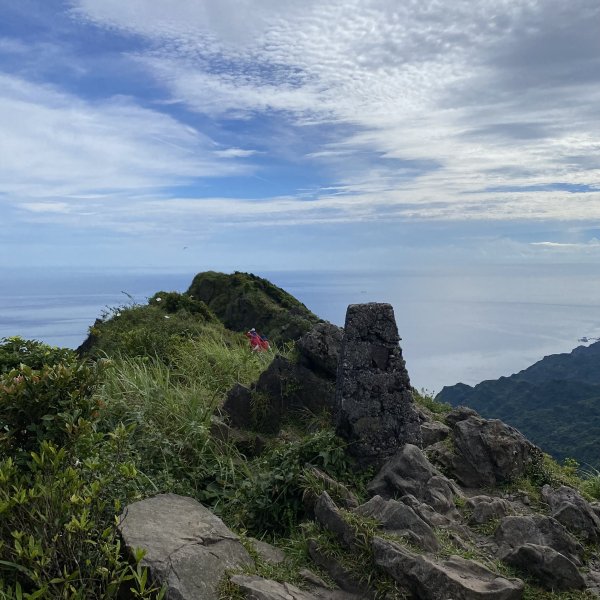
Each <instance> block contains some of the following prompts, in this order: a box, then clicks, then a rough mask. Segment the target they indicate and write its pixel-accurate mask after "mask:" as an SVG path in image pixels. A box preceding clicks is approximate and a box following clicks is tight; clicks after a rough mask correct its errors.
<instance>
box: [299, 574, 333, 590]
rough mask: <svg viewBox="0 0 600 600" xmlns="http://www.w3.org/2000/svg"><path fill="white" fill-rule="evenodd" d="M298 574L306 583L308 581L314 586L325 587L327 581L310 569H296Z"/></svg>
mask: <svg viewBox="0 0 600 600" xmlns="http://www.w3.org/2000/svg"><path fill="white" fill-rule="evenodd" d="M298 575H300V577H302V579H304V581H306V583H310V584H311V585H314V586H316V587H322V588H326V587H327V583H326V582H325V581H324V580H323V579H321V578H320V577H319V576H318V575H317V574H316V573H313V572H312V571H311V570H310V569H300V571H298Z"/></svg>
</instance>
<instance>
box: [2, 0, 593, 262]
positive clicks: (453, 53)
mask: <svg viewBox="0 0 600 600" xmlns="http://www.w3.org/2000/svg"><path fill="white" fill-rule="evenodd" d="M599 30H600V4H599V3H598V2H597V0H573V1H571V2H568V3H567V2H564V1H563V0H560V1H555V0H539V1H533V0H494V1H493V2H492V1H488V0H481V1H473V0H469V1H462V0H454V1H453V2H452V3H449V2H441V1H438V0H426V1H422V0H419V1H418V2H417V1H412V0H406V1H404V2H398V1H397V0H343V1H342V0H329V1H328V2H325V3H324V2H317V1H315V0H303V2H297V1H295V0H294V1H291V0H260V1H259V0H254V1H250V0H219V2H214V1H212V0H210V1H209V0H178V1H177V2H173V1H172V0H128V1H127V2H123V1H122V0H72V1H59V0H19V2H12V1H9V0H0V131H2V135H1V136H0V211H1V212H0V217H1V221H2V224H3V225H4V226H3V227H2V228H0V252H1V254H2V256H3V257H4V259H3V261H4V263H5V266H13V267H16V268H20V269H22V268H28V267H33V266H41V267H52V266H57V265H58V266H66V267H68V266H79V267H82V266H89V267H94V268H106V269H118V268H121V267H131V268H136V267H137V268H146V267H163V268H170V267H171V268H174V267H175V265H177V268H182V269H183V268H185V269H189V268H190V267H193V266H197V270H202V269H203V268H217V269H236V268H239V269H241V270H248V269H250V270H251V269H256V270H260V269H286V268H289V269H293V268H296V269H320V268H324V267H327V268H330V269H331V268H336V269H352V268H355V267H361V268H369V267H374V268H381V269H386V268H392V267H394V266H397V265H399V264H402V265H405V264H413V265H423V266H424V267H425V266H436V265H452V264H460V263H461V261H462V262H465V261H466V262H473V261H475V262H477V261H481V262H482V263H483V264H486V263H487V262H490V261H491V262H494V263H496V262H505V263H511V264H512V263H518V264H522V263H530V264H532V265H535V264H538V263H544V264H553V263H555V262H556V263H561V264H562V263H565V262H573V263H581V262H582V261H583V262H587V263H590V264H592V263H596V262H597V261H598V258H600V85H599V83H600V36H598V35H597V33H598V31H599Z"/></svg>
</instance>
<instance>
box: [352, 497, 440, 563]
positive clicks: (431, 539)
mask: <svg viewBox="0 0 600 600" xmlns="http://www.w3.org/2000/svg"><path fill="white" fill-rule="evenodd" d="M355 512H357V513H358V514H359V515H362V516H364V517H371V518H373V519H377V521H379V522H380V523H381V527H382V529H383V530H384V531H386V532H387V533H391V534H393V535H399V536H401V537H404V538H406V539H408V540H409V541H411V542H413V543H414V544H416V545H417V546H419V547H420V548H422V549H423V550H427V551H429V552H437V551H438V550H439V549H440V545H439V542H438V540H437V538H436V537H435V533H434V532H433V529H432V528H431V527H430V526H429V525H428V524H427V523H426V522H425V521H424V520H423V519H422V518H421V517H420V516H419V515H418V514H417V513H416V512H415V511H414V510H413V509H412V508H410V506H407V505H406V504H404V503H402V502H398V501H396V500H384V499H383V498H382V497H381V496H375V497H373V498H371V499H370V500H369V501H368V502H367V503H366V504H363V505H362V506H359V507H358V508H357V509H356V511H355Z"/></svg>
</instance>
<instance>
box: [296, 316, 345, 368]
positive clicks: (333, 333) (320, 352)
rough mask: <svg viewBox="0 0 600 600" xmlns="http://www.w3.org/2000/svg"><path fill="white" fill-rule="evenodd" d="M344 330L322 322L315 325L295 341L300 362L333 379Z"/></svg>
mask: <svg viewBox="0 0 600 600" xmlns="http://www.w3.org/2000/svg"><path fill="white" fill-rule="evenodd" d="M343 334H344V330H343V329H342V328H341V327H338V326H337V325H333V324H331V323H327V322H323V323H318V324H317V325H315V326H314V327H313V328H312V329H311V330H310V331H309V332H307V333H305V334H304V335H303V336H302V337H301V338H300V339H299V340H298V341H297V342H296V348H297V349H298V352H299V353H300V362H301V363H302V364H304V365H305V366H307V367H308V368H309V369H311V370H312V371H316V372H317V373H320V374H322V375H324V376H325V377H328V378H330V379H335V377H336V375H337V366H338V359H339V355H340V349H341V346H342V337H343Z"/></svg>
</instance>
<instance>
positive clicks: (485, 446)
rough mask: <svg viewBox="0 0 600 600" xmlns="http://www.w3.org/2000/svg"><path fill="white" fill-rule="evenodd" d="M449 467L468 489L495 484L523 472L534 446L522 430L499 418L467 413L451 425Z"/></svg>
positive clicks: (533, 452) (531, 457)
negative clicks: (523, 434)
mask: <svg viewBox="0 0 600 600" xmlns="http://www.w3.org/2000/svg"><path fill="white" fill-rule="evenodd" d="M453 433H454V454H453V456H452V460H451V464H450V470H451V472H452V474H453V475H454V476H455V477H456V479H457V480H458V481H459V483H461V484H462V485H464V486H466V487H470V488H476V487H485V486H493V485H498V484H499V483H503V482H505V481H510V480H512V479H514V478H516V477H518V476H519V475H522V474H523V473H525V471H526V470H527V468H528V467H529V465H530V464H531V462H532V461H533V459H534V457H535V456H536V453H537V452H538V450H537V448H536V447H535V446H534V445H533V444H532V443H531V442H529V441H528V440H526V439H525V438H524V437H523V436H522V435H521V433H519V432H518V431H517V430H516V429H514V428H513V427H510V426H508V425H506V424H505V423H503V422H502V421H498V420H497V419H492V420H489V421H488V420H486V419H482V418H481V417H477V416H469V417H467V418H466V419H462V420H460V421H458V422H456V424H455V425H454V428H453Z"/></svg>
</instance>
